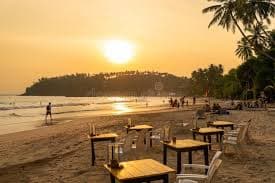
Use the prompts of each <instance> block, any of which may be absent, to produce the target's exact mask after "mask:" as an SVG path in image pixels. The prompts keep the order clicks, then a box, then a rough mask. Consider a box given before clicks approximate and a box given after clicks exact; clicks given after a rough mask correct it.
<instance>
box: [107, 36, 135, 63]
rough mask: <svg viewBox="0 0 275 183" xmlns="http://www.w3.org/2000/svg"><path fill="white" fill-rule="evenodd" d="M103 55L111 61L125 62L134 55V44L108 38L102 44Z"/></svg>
mask: <svg viewBox="0 0 275 183" xmlns="http://www.w3.org/2000/svg"><path fill="white" fill-rule="evenodd" d="M103 52H104V56H105V57H106V58H107V59H108V60H109V61H110V62H112V63H115V64H125V63H127V62H128V61H129V60H130V59H132V58H133V56H134V46H133V45H132V44H131V43H130V42H128V41H123V40H108V41H105V42H104V44H103Z"/></svg>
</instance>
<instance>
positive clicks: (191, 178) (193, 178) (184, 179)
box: [176, 159, 222, 183]
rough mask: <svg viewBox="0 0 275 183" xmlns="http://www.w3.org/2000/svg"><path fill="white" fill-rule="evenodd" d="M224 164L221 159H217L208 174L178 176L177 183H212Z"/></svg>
mask: <svg viewBox="0 0 275 183" xmlns="http://www.w3.org/2000/svg"><path fill="white" fill-rule="evenodd" d="M221 163H222V160H221V159H216V160H214V162H213V163H212V165H211V166H210V167H209V168H208V171H207V174H206V175H205V174H177V177H176V183H188V182H191V183H198V181H200V182H201V181H203V182H206V183H211V182H212V181H213V179H214V177H215V174H216V173H217V170H218V169H219V167H220V165H221Z"/></svg>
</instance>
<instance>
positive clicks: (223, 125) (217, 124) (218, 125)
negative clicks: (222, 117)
mask: <svg viewBox="0 0 275 183" xmlns="http://www.w3.org/2000/svg"><path fill="white" fill-rule="evenodd" d="M234 125H235V123H232V122H230V121H213V122H207V127H215V128H222V129H224V128H226V127H230V128H231V130H234Z"/></svg>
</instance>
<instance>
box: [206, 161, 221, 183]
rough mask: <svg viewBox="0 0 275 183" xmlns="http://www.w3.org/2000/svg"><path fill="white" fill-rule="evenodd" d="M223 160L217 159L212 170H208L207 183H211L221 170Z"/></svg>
mask: <svg viewBox="0 0 275 183" xmlns="http://www.w3.org/2000/svg"><path fill="white" fill-rule="evenodd" d="M221 163H222V160H221V159H216V160H215V161H214V162H213V165H212V167H211V168H209V169H208V172H207V182H208V183H211V181H212V180H213V177H214V176H215V174H216V173H217V170H218V169H219V167H220V166H221Z"/></svg>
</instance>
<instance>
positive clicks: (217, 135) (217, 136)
mask: <svg viewBox="0 0 275 183" xmlns="http://www.w3.org/2000/svg"><path fill="white" fill-rule="evenodd" d="M219 138H220V136H219V134H216V140H217V142H219Z"/></svg>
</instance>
